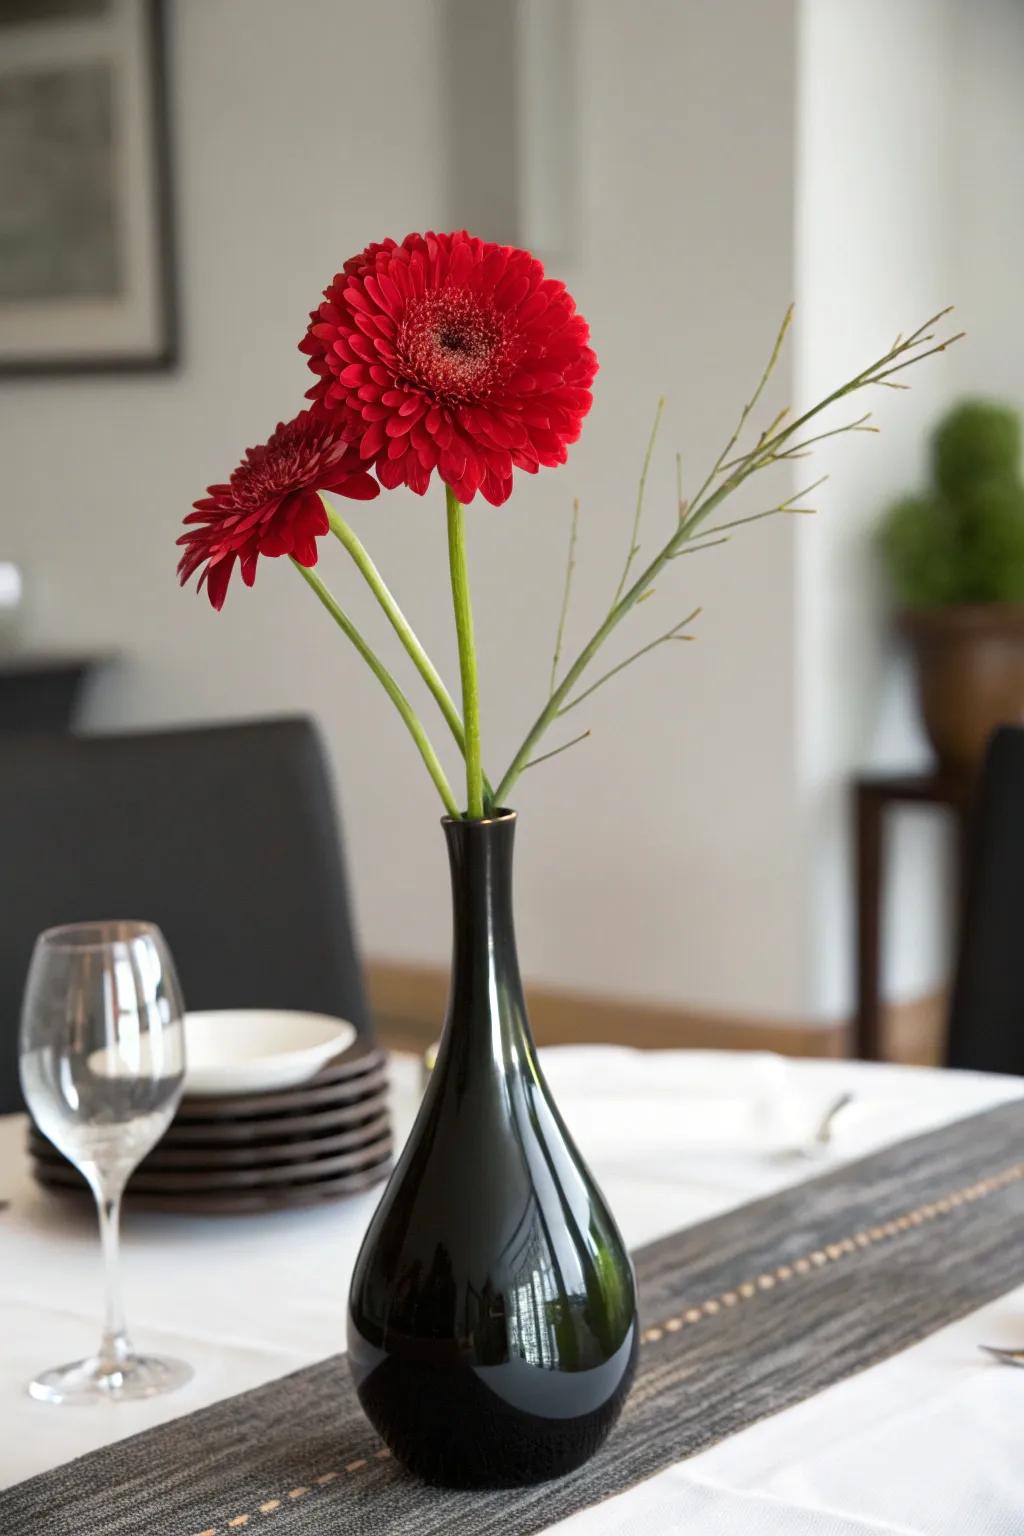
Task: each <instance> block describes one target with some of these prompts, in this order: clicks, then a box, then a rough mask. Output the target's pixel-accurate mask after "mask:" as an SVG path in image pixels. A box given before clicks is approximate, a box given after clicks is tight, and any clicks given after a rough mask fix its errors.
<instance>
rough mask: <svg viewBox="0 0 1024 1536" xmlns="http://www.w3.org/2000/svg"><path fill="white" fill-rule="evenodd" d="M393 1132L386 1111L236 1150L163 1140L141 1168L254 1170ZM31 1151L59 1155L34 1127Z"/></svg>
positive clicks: (346, 1149)
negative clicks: (350, 1124) (348, 1124)
mask: <svg viewBox="0 0 1024 1536" xmlns="http://www.w3.org/2000/svg"><path fill="white" fill-rule="evenodd" d="M390 1129H391V1116H390V1115H389V1114H387V1113H386V1112H385V1113H383V1114H379V1115H375V1116H373V1117H372V1118H371V1119H369V1120H366V1121H363V1122H361V1123H360V1124H359V1125H356V1126H353V1127H352V1128H351V1129H342V1130H339V1131H330V1130H329V1131H327V1132H326V1133H322V1134H320V1135H312V1136H310V1135H305V1136H294V1135H293V1136H288V1137H286V1138H282V1139H275V1140H268V1141H265V1142H259V1141H257V1142H249V1141H247V1142H245V1143H244V1144H243V1145H242V1146H237V1147H236V1146H231V1145H225V1144H224V1143H222V1142H216V1141H215V1142H213V1143H211V1144H210V1145H206V1146H204V1145H202V1144H199V1145H195V1146H191V1145H190V1146H185V1147H177V1146H169V1145H168V1144H167V1140H166V1138H164V1139H163V1140H162V1141H158V1142H157V1144H156V1146H155V1147H154V1148H153V1151H152V1152H149V1153H147V1154H146V1156H145V1157H144V1158H143V1160H142V1162H141V1163H140V1164H139V1167H140V1168H148V1169H151V1170H152V1171H153V1172H154V1173H157V1172H161V1173H166V1172H170V1171H172V1170H174V1169H177V1168H200V1169H208V1168H212V1167H220V1166H224V1167H239V1168H251V1167H254V1166H256V1165H257V1164H261V1165H262V1164H273V1163H288V1162H301V1161H303V1160H305V1159H308V1158H314V1157H320V1156H321V1155H326V1154H328V1153H331V1152H349V1151H356V1150H357V1149H359V1148H361V1147H366V1146H370V1145H371V1144H372V1143H373V1142H375V1141H379V1140H380V1139H381V1138H382V1137H384V1136H386V1135H388V1134H389V1133H390ZM28 1148H29V1151H30V1152H31V1153H32V1154H33V1155H34V1156H36V1157H40V1158H42V1159H43V1160H47V1161H52V1160H53V1159H54V1158H57V1157H59V1156H60V1154H59V1153H58V1151H57V1149H56V1147H54V1145H53V1143H52V1142H51V1141H48V1140H47V1138H46V1137H45V1136H44V1135H43V1134H42V1132H41V1131H38V1130H37V1129H36V1128H35V1126H30V1127H29V1135H28Z"/></svg>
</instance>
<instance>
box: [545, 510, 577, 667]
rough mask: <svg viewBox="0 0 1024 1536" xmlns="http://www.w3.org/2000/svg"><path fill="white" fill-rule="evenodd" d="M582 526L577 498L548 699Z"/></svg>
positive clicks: (559, 651)
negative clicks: (580, 526)
mask: <svg viewBox="0 0 1024 1536" xmlns="http://www.w3.org/2000/svg"><path fill="white" fill-rule="evenodd" d="M579 524H580V501H579V497H578V496H577V497H576V498H575V500H574V501H573V504H572V527H571V529H570V531H569V558H568V560H567V561H566V565H565V587H564V590H563V592H562V609H561V612H560V613H559V615H558V633H557V635H556V636H555V654H554V656H553V657H552V659H551V684H550V686H549V688H548V698H550V697H551V695H552V694H553V693H554V691H555V679H556V677H557V675H558V663H559V662H560V661H561V659H562V640H563V638H564V636H565V620H566V617H567V615H568V612H569V594H570V593H571V591H572V578H573V572H574V571H575V569H576V535H577V532H578V531H579Z"/></svg>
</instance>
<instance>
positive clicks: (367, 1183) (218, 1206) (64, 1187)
mask: <svg viewBox="0 0 1024 1536" xmlns="http://www.w3.org/2000/svg"><path fill="white" fill-rule="evenodd" d="M391 1166H392V1165H391V1159H390V1158H388V1159H387V1160H386V1161H385V1162H382V1163H377V1164H376V1165H375V1166H373V1167H371V1168H363V1169H360V1170H359V1171H358V1172H357V1173H345V1174H340V1175H338V1176H337V1177H336V1178H328V1179H313V1180H310V1181H309V1182H308V1183H306V1184H296V1185H288V1184H285V1185H279V1186H275V1187H274V1188H270V1189H261V1190H254V1189H247V1190H237V1191H232V1192H226V1193H220V1194H200V1193H197V1192H193V1193H190V1194H182V1195H158V1194H152V1193H149V1192H146V1193H143V1192H140V1193H138V1194H133V1193H132V1192H131V1191H129V1192H128V1198H129V1199H130V1201H131V1204H132V1208H133V1209H134V1210H145V1211H162V1212H167V1213H169V1214H174V1215H177V1216H244V1215H249V1214H257V1213H259V1212H262V1211H285V1210H292V1209H297V1208H299V1207H301V1206H309V1205H321V1204H323V1203H324V1202H326V1201H328V1200H340V1199H343V1198H344V1197H345V1196H346V1195H355V1194H360V1193H362V1192H363V1191H364V1190H367V1189H372V1188H373V1187H374V1185H375V1184H380V1183H382V1182H383V1181H384V1180H385V1179H386V1178H387V1177H388V1175H389V1173H390V1172H391ZM33 1173H34V1174H35V1178H36V1181H37V1182H38V1183H39V1184H40V1185H42V1186H43V1187H44V1188H45V1189H46V1190H47V1192H48V1193H50V1194H53V1195H55V1196H60V1197H63V1198H67V1199H71V1200H81V1199H82V1198H83V1197H87V1198H89V1199H90V1200H91V1199H92V1192H91V1191H90V1190H89V1189H88V1188H87V1187H86V1185H85V1184H84V1183H82V1182H80V1181H79V1182H71V1180H69V1178H68V1174H69V1173H70V1174H71V1176H72V1179H74V1180H79V1175H78V1174H77V1173H76V1171H75V1170H74V1169H70V1168H69V1169H68V1170H66V1171H65V1170H64V1169H51V1168H44V1167H43V1166H42V1165H41V1164H39V1163H36V1164H35V1165H34V1168H33Z"/></svg>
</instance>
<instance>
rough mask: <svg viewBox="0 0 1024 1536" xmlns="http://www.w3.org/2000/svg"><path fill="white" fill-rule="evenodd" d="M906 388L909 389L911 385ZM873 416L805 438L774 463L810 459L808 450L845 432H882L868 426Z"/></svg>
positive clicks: (733, 462) (777, 456)
mask: <svg viewBox="0 0 1024 1536" xmlns="http://www.w3.org/2000/svg"><path fill="white" fill-rule="evenodd" d="M905 387H907V388H909V385H908V386H905ZM871 414H872V413H871V412H870V411H865V413H864V415H863V416H858V418H857V420H856V421H848V422H847V423H846V424H845V426H842V427H833V428H832V429H831V431H829V432H818V433H817V434H816V435H815V436H814V437H805V438H804V439H803V440H802V441H801V442H799V443H794V444H793V446H792V448H785V449H783V450H782V452H781V453H777V454H775V455H774V461H775V462H776V463H781V462H782V461H783V460H784V459H805V458H809V457H810V455H809V453H808V449H810V448H812V447H813V446H814V444H815V443H823V442H824V441H825V439H826V438H829V437H841V436H842V435H843V433H844V432H880V431H881V428H880V427H869V426H868V425H867V423H868V422H869V421H870V420H871ZM743 457H744V458H746V457H747V455H746V454H745V455H744V456H743ZM742 463H743V459H742V458H740V459H732V460H731V461H730V462H729V463H728V464H725V465H723V468H724V469H732V468H733V467H734V465H736V464H742Z"/></svg>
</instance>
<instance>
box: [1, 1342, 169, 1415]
mask: <svg viewBox="0 0 1024 1536" xmlns="http://www.w3.org/2000/svg"><path fill="white" fill-rule="evenodd" d="M191 1379H192V1367H191V1366H190V1365H186V1364H185V1362H184V1361H183V1360H168V1359H162V1358H158V1357H157V1356H156V1355H127V1356H126V1357H125V1358H124V1359H123V1360H120V1361H118V1362H117V1363H116V1364H112V1363H111V1362H110V1361H109V1360H101V1359H100V1357H99V1356H98V1355H93V1356H91V1357H90V1358H89V1359H88V1360H76V1361H75V1362H74V1364H73V1365H58V1366H57V1367H56V1368H55V1369H54V1370H52V1371H44V1372H43V1374H42V1375H41V1376H37V1377H36V1379H35V1381H32V1382H30V1383H29V1388H28V1395H29V1397H34V1398H35V1400H36V1402H39V1403H63V1404H65V1405H67V1406H69V1407H79V1406H82V1407H84V1406H85V1405H87V1404H89V1403H104V1402H106V1403H120V1402H132V1401H134V1400H136V1399H138V1398H145V1397H158V1396H159V1395H160V1394H161V1393H163V1392H173V1391H175V1390H176V1388H178V1387H183V1386H184V1385H185V1383H186V1382H187V1381H191Z"/></svg>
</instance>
